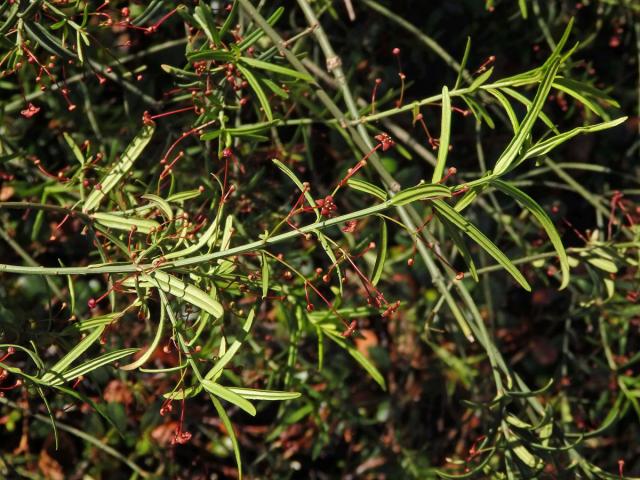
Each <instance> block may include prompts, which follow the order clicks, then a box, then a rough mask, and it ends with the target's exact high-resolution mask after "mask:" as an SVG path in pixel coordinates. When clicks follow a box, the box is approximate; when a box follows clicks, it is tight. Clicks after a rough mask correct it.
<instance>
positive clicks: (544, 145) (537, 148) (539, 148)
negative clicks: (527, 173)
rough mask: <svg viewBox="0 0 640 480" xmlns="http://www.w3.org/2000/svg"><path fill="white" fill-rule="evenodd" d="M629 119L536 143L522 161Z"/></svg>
mask: <svg viewBox="0 0 640 480" xmlns="http://www.w3.org/2000/svg"><path fill="white" fill-rule="evenodd" d="M627 118H628V117H620V118H616V119H615V120H611V121H609V122H602V123H597V124H595V125H588V126H586V127H576V128H574V129H573V130H569V131H568V132H564V133H561V134H559V135H555V136H553V137H551V138H547V139H546V140H543V141H541V142H538V143H536V144H535V145H534V146H533V147H531V148H530V149H529V150H527V153H526V154H525V155H524V157H523V159H522V161H524V160H527V159H529V158H535V157H540V156H542V155H546V154H547V153H549V152H550V151H551V150H553V149H554V148H556V147H557V146H558V145H561V144H563V143H564V142H566V141H567V140H570V139H571V138H573V137H575V136H577V135H580V134H581V133H592V132H598V131H600V130H606V129H608V128H613V127H616V126H618V125H620V124H621V123H624V122H626V121H627Z"/></svg>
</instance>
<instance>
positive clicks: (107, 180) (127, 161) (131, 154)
mask: <svg viewBox="0 0 640 480" xmlns="http://www.w3.org/2000/svg"><path fill="white" fill-rule="evenodd" d="M154 131H155V126H154V125H145V126H144V127H142V130H141V131H140V133H138V135H137V136H136V137H135V138H134V139H133V141H132V142H131V143H130V144H129V146H128V147H127V149H126V150H125V152H124V153H123V154H122V157H121V158H120V161H119V162H118V163H117V164H116V165H115V166H114V167H113V168H112V169H111V170H110V171H109V173H107V174H106V175H105V176H104V177H103V178H102V179H101V180H100V186H101V188H100V190H97V189H94V190H93V191H92V192H91V194H90V195H89V196H88V197H87V200H86V201H85V202H84V207H83V209H82V211H83V212H85V213H87V212H90V211H92V210H95V209H96V208H97V207H98V206H99V205H100V203H101V202H102V200H104V198H105V197H106V196H107V195H108V193H109V192H110V191H111V190H112V189H113V188H114V187H116V186H117V185H118V183H119V182H120V180H122V178H123V177H124V176H125V175H126V174H127V172H129V170H130V169H131V167H132V166H133V164H134V162H135V161H136V160H137V159H138V157H139V156H140V155H141V154H142V151H143V150H144V148H145V147H146V146H147V145H148V144H149V141H150V140H151V137H152V136H153V132H154Z"/></svg>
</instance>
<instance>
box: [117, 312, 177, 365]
mask: <svg viewBox="0 0 640 480" xmlns="http://www.w3.org/2000/svg"><path fill="white" fill-rule="evenodd" d="M166 316H167V310H166V309H165V308H161V309H160V322H159V323H158V328H157V330H156V334H155V336H154V337H153V341H152V342H151V345H149V347H148V348H147V349H146V350H145V352H144V353H143V354H142V355H141V356H140V358H138V359H137V360H135V361H134V362H131V363H129V364H127V365H124V366H122V367H120V370H135V369H136V368H139V367H141V366H142V365H144V364H145V363H146V362H147V360H149V358H151V355H153V352H155V351H156V348H158V345H159V344H160V339H161V338H162V332H163V330H164V321H165V318H166Z"/></svg>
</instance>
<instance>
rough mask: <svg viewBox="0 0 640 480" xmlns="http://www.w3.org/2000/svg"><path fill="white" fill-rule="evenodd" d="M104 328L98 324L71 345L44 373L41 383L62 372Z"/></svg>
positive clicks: (49, 380)
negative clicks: (74, 344)
mask: <svg viewBox="0 0 640 480" xmlns="http://www.w3.org/2000/svg"><path fill="white" fill-rule="evenodd" d="M105 328H106V324H104V325H100V326H99V327H97V328H96V329H95V330H93V331H92V332H91V333H89V334H88V335H87V336H86V337H84V338H83V339H82V340H81V341H80V342H79V343H78V344H77V345H76V346H75V347H73V348H72V349H71V350H69V352H67V354H66V355H65V356H64V357H62V358H61V359H60V360H59V361H58V362H57V363H56V364H55V365H54V366H53V367H51V369H50V371H49V372H47V373H45V374H44V375H43V376H42V378H41V379H40V380H41V381H42V382H43V383H49V382H51V380H53V379H55V378H57V377H58V375H60V374H62V373H64V371H65V370H66V369H67V368H68V367H69V365H71V364H72V363H73V361H74V360H75V359H77V358H78V357H79V356H80V355H82V354H83V353H84V352H85V351H86V350H87V349H88V348H89V347H90V346H91V345H93V344H94V343H95V341H96V340H97V339H98V338H100V335H102V332H103V331H104V329H105Z"/></svg>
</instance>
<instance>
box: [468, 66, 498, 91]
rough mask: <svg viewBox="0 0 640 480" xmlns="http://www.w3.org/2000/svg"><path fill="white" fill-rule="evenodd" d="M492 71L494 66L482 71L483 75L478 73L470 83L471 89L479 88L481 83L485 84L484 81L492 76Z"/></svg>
mask: <svg viewBox="0 0 640 480" xmlns="http://www.w3.org/2000/svg"><path fill="white" fill-rule="evenodd" d="M492 73H493V67H491V68H490V69H489V70H487V71H486V72H484V73H482V74H481V75H478V76H477V77H476V78H475V79H474V80H473V82H471V85H469V89H470V90H471V91H474V90H477V89H478V88H479V87H480V86H481V85H483V84H484V83H486V82H487V80H489V77H491V74H492Z"/></svg>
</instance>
